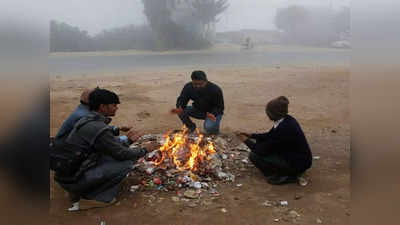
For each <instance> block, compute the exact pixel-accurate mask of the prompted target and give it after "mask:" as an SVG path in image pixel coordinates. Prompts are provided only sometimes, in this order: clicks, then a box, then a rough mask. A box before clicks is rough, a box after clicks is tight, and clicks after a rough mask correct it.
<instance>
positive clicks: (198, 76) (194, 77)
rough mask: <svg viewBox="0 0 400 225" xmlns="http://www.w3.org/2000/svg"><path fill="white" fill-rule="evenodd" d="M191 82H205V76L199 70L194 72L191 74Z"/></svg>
mask: <svg viewBox="0 0 400 225" xmlns="http://www.w3.org/2000/svg"><path fill="white" fill-rule="evenodd" d="M191 78H192V80H204V81H207V75H206V73H204V72H203V71H201V70H195V71H193V72H192V76H191Z"/></svg>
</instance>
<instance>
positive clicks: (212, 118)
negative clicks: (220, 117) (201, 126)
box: [207, 112, 217, 122]
mask: <svg viewBox="0 0 400 225" xmlns="http://www.w3.org/2000/svg"><path fill="white" fill-rule="evenodd" d="M207 117H208V118H209V119H210V120H212V121H214V122H216V121H217V118H215V116H214V115H213V114H211V113H209V112H208V113H207Z"/></svg>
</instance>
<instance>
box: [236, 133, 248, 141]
mask: <svg viewBox="0 0 400 225" xmlns="http://www.w3.org/2000/svg"><path fill="white" fill-rule="evenodd" d="M234 133H235V135H236V136H237V137H238V138H239V139H240V140H241V141H242V142H245V141H247V139H249V137H250V136H251V135H250V134H248V133H245V132H239V131H236V132H234Z"/></svg>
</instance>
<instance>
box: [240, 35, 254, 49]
mask: <svg viewBox="0 0 400 225" xmlns="http://www.w3.org/2000/svg"><path fill="white" fill-rule="evenodd" d="M252 48H254V44H253V42H251V39H250V37H248V38H246V41H245V43H244V44H242V49H245V50H249V49H252Z"/></svg>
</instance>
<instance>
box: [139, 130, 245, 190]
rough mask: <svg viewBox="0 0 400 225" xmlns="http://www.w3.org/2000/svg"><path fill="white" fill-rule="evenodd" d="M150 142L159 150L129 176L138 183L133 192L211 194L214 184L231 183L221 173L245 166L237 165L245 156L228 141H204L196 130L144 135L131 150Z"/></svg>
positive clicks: (230, 177) (230, 178)
mask: <svg viewBox="0 0 400 225" xmlns="http://www.w3.org/2000/svg"><path fill="white" fill-rule="evenodd" d="M150 142H153V143H154V142H158V143H159V144H160V145H161V147H160V148H159V149H157V150H154V151H153V152H150V153H148V154H147V155H146V156H145V157H143V158H141V159H140V160H139V161H138V163H137V164H136V165H135V166H134V171H133V173H134V174H135V176H136V177H138V178H139V179H140V180H142V184H141V185H139V186H134V187H136V188H139V187H141V189H143V188H150V189H154V188H156V189H158V190H164V191H172V190H178V189H181V188H195V189H203V190H205V189H206V190H208V191H210V192H215V189H214V186H215V185H216V183H215V182H217V181H228V182H234V180H235V175H233V174H232V173H231V172H228V171H224V170H229V171H232V170H234V169H240V168H239V167H242V168H243V166H245V165H246V164H247V162H244V161H242V162H240V161H241V160H244V159H243V158H244V157H247V156H246V155H247V154H246V153H243V152H242V153H241V150H238V148H237V146H236V145H235V144H234V143H233V141H232V139H231V138H227V137H225V138H224V137H221V136H217V137H214V136H211V137H207V136H205V135H203V134H201V133H200V132H199V131H198V130H196V132H193V133H189V131H188V129H187V128H186V127H183V128H182V130H176V131H169V132H167V133H166V134H154V135H152V134H147V135H144V136H142V137H141V138H140V139H139V140H138V141H137V142H136V143H134V144H133V145H132V146H131V147H140V146H142V147H143V146H146V145H147V144H148V143H150ZM241 154H244V155H243V156H242V155H241ZM131 191H132V190H131ZM133 191H134V190H133Z"/></svg>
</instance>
